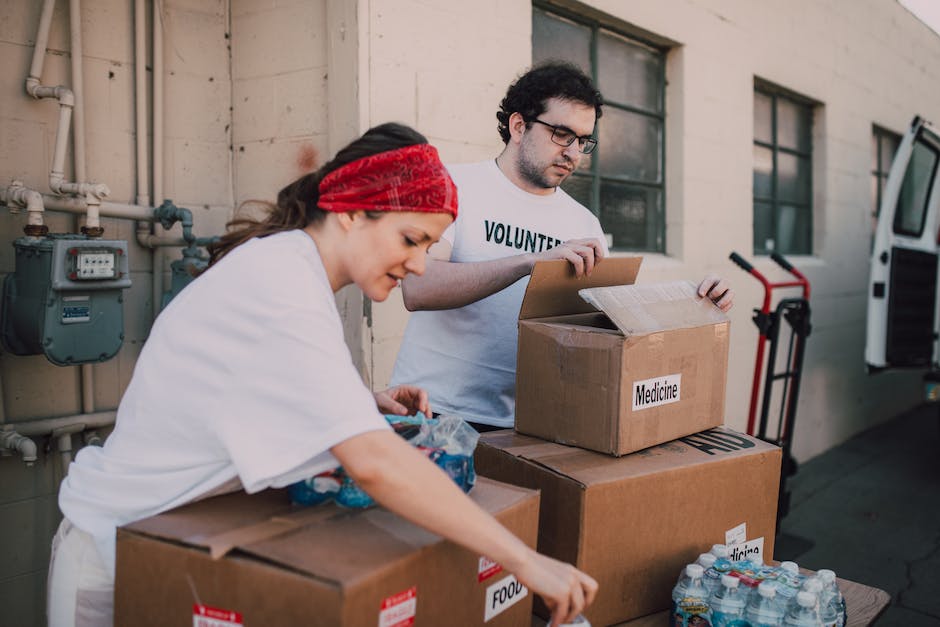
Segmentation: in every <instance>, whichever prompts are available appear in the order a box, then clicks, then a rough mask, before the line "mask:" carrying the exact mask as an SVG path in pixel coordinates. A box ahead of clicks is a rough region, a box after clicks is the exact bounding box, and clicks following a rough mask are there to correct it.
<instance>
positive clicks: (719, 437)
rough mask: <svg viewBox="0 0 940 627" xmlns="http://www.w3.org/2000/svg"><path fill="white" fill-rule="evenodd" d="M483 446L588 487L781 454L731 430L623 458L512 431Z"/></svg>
mask: <svg viewBox="0 0 940 627" xmlns="http://www.w3.org/2000/svg"><path fill="white" fill-rule="evenodd" d="M480 444H481V445H485V446H491V447H493V448H497V449H500V450H503V451H505V452H506V453H508V454H510V455H513V456H516V457H519V458H522V459H526V460H528V461H530V462H532V463H535V464H538V465H540V466H542V467H544V468H547V469H548V470H551V471H552V472H555V473H558V474H561V475H564V476H567V477H570V478H571V479H573V480H574V481H577V482H578V483H580V484H581V485H583V486H585V487H590V486H592V485H599V484H603V483H608V482H612V481H621V480H623V479H629V478H632V477H640V476H644V475H649V474H654V473H658V472H663V471H667V470H672V469H676V468H684V467H691V466H696V465H699V464H706V463H712V462H714V461H715V459H716V458H717V457H719V456H720V457H722V458H732V457H741V456H744V455H754V454H760V453H765V452H771V451H777V450H779V449H778V448H777V447H776V446H774V445H772V444H768V443H767V442H764V441H763V440H760V439H758V438H755V437H751V436H749V435H745V434H743V433H738V432H736V431H733V430H731V429H728V428H726V427H718V428H715V429H709V430H708V431H703V432H701V433H696V434H694V435H690V436H686V437H684V438H679V439H678V440H673V441H672V442H667V443H665V444H660V445H659V446H653V447H650V448H647V449H643V450H642V451H637V452H636V453H631V454H629V455H625V456H623V457H611V456H609V455H604V454H601V453H595V452H593V451H588V450H584V449H580V448H575V447H572V446H565V445H563V444H555V443H552V442H545V441H543V440H539V439H538V438H533V437H529V436H525V435H520V434H518V433H514V432H511V431H508V430H507V431H494V432H492V433H484V434H481V436H480Z"/></svg>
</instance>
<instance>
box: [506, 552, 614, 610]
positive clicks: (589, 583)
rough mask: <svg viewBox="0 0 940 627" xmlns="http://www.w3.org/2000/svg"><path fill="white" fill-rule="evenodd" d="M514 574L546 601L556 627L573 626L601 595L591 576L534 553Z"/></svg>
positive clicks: (569, 565) (568, 565)
mask: <svg viewBox="0 0 940 627" xmlns="http://www.w3.org/2000/svg"><path fill="white" fill-rule="evenodd" d="M513 574H515V575H516V577H517V578H518V579H519V581H521V582H522V583H523V584H525V585H526V586H528V588H529V589H530V590H532V591H533V592H534V593H536V594H538V595H540V596H541V597H542V599H543V600H544V601H545V605H547V606H548V609H549V610H551V612H552V622H551V625H552V627H554V626H556V625H560V624H562V623H570V622H572V621H573V620H574V619H575V618H577V616H578V614H580V613H581V612H582V611H584V608H586V607H587V606H588V605H590V604H591V603H592V602H593V601H594V596H595V595H596V594H597V582H596V581H595V580H594V579H593V578H592V577H591V576H590V575H587V574H585V573H583V572H581V571H580V570H578V569H577V568H575V567H574V566H572V565H571V564H566V563H564V562H559V561H558V560H556V559H552V558H551V557H548V556H546V555H542V554H540V553H536V552H535V551H531V550H530V554H529V558H528V559H527V560H526V563H525V564H524V565H522V566H519V567H517V568H516V569H515V570H514V573H513Z"/></svg>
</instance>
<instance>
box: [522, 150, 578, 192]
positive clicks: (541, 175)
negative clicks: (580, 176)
mask: <svg viewBox="0 0 940 627" xmlns="http://www.w3.org/2000/svg"><path fill="white" fill-rule="evenodd" d="M562 162H564V163H566V164H567V165H569V166H571V163H570V162H568V161H566V160H564V159H563V160H562ZM550 165H551V164H549V166H550ZM546 170H548V167H539V165H538V164H536V163H535V162H534V161H532V160H531V159H530V158H529V155H528V152H527V151H526V150H525V149H523V150H521V151H520V152H519V161H518V171H519V176H521V177H522V178H523V179H525V180H526V181H528V182H529V183H531V184H532V185H533V186H534V187H538V188H541V189H555V188H556V187H558V186H559V185H561V184H562V182H564V180H565V179H567V178H568V176H569V175H570V174H571V173H570V172H569V173H568V174H565V175H564V176H562V177H561V178H560V179H557V182H552V181H551V180H549V178H548V177H547V176H546V174H545V172H546Z"/></svg>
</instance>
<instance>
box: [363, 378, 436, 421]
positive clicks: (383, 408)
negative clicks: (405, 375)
mask: <svg viewBox="0 0 940 627" xmlns="http://www.w3.org/2000/svg"><path fill="white" fill-rule="evenodd" d="M373 396H375V404H376V405H377V406H378V408H379V411H380V412H382V413H383V414H394V415H395V416H414V415H415V413H417V412H419V411H420V412H421V413H422V414H424V415H425V416H427V417H428V418H430V417H431V404H430V402H428V393H427V392H425V391H424V390H423V389H421V388H419V387H417V386H414V385H399V386H396V387H393V388H389V389H387V390H383V391H381V392H375V393H374V394H373Z"/></svg>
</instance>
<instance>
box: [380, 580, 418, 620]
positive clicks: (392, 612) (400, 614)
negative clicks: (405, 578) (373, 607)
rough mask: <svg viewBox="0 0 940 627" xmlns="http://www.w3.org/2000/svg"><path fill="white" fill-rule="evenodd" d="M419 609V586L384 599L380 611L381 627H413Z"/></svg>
mask: <svg viewBox="0 0 940 627" xmlns="http://www.w3.org/2000/svg"><path fill="white" fill-rule="evenodd" d="M417 609H418V587H417V586H412V587H410V588H408V589H407V590H405V591H404V592H399V593H398V594H393V595H392V596H390V597H388V598H387V599H385V600H384V601H382V608H381V610H380V611H379V627H411V625H414V624H415V613H416V611H417Z"/></svg>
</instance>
